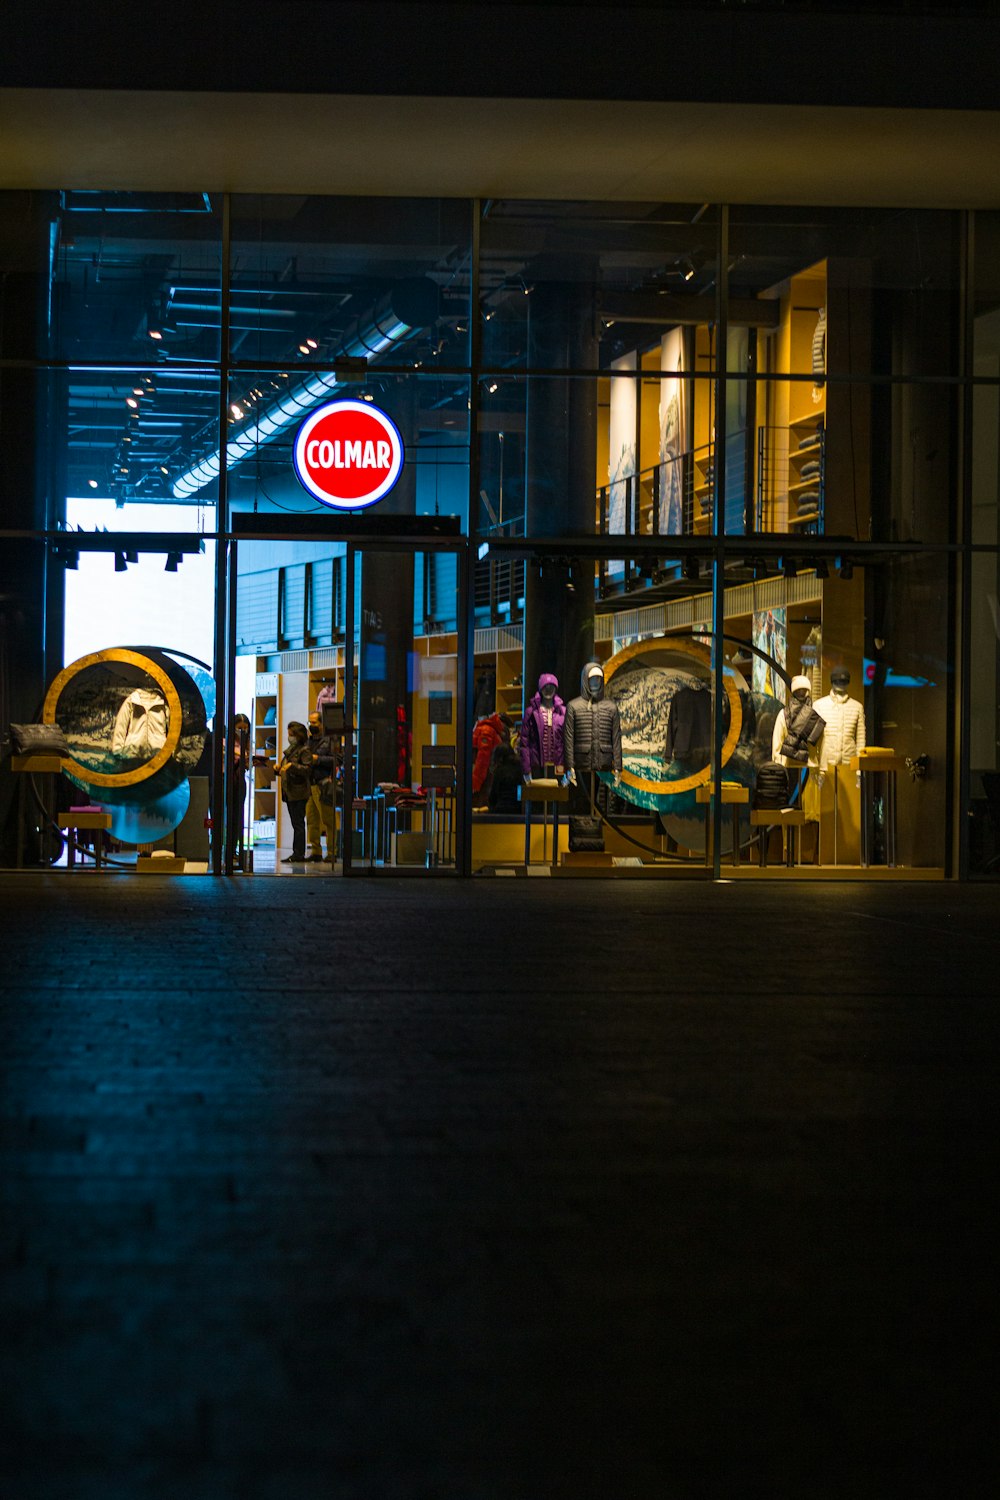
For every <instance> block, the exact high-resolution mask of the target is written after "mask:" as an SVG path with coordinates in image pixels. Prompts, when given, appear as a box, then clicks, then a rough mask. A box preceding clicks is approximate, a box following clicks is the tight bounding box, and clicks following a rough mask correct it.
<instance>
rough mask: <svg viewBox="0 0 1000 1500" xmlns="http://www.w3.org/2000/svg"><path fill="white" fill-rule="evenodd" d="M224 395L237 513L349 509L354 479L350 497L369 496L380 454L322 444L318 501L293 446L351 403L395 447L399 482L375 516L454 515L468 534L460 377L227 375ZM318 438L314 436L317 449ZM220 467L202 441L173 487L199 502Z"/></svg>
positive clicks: (465, 419) (465, 416)
mask: <svg viewBox="0 0 1000 1500" xmlns="http://www.w3.org/2000/svg"><path fill="white" fill-rule="evenodd" d="M229 394H230V403H229V426H228V432H227V462H228V466H229V476H228V486H229V503H230V505H231V507H232V508H233V509H234V510H253V511H274V512H275V514H276V515H277V514H282V513H289V512H292V513H295V514H306V513H310V514H316V515H321V514H327V515H329V514H331V513H332V511H335V510H351V509H352V507H351V505H350V504H349V503H348V502H349V495H348V493H347V490H345V489H343V488H338V483H339V481H340V480H341V479H346V476H347V475H348V473H350V475H351V476H353V477H352V478H351V481H350V482H351V483H354V481H355V479H356V480H357V484H356V485H355V490H354V491H352V493H357V494H362V492H363V491H364V492H368V490H369V489H370V487H369V486H368V484H367V478H366V476H368V475H374V476H375V477H376V478H378V479H381V478H383V477H384V476H385V475H386V474H387V473H388V470H385V469H382V468H379V467H378V466H377V464H378V463H380V462H381V457H380V455H381V450H372V452H371V453H369V452H368V450H366V449H365V448H364V446H363V445H362V448H361V450H360V452H359V453H358V454H357V455H354V456H353V457H352V455H351V454H350V453H349V452H348V450H347V449H346V448H334V447H333V446H332V441H333V440H332V439H330V440H326V441H327V446H326V447H324V448H322V450H320V449H319V448H318V447H317V448H315V449H313V450H312V451H313V455H314V456H315V458H316V461H317V465H318V466H319V469H318V471H317V475H314V477H315V478H317V483H318V484H319V487H320V488H321V489H323V491H324V492H325V493H327V494H328V495H329V496H331V497H332V498H331V499H330V500H329V501H328V502H324V501H323V500H321V499H320V498H318V497H317V494H316V493H315V492H314V491H313V490H311V489H310V488H307V486H306V484H305V483H304V482H303V480H302V479H301V478H300V477H299V473H298V472H297V470H296V456H295V444H296V436H297V434H298V433H299V432H300V431H301V430H302V428H303V424H304V423H306V422H307V421H308V420H309V418H310V417H314V416H316V415H317V414H318V412H319V411H320V409H321V408H322V407H323V406H325V405H327V404H328V403H332V402H354V403H358V404H359V405H360V406H361V407H363V408H364V409H365V411H368V410H370V411H372V412H376V413H382V414H383V416H384V418H386V419H388V423H389V424H390V427H391V428H392V429H394V430H395V433H396V434H397V436H398V438H399V440H400V442H401V444H402V466H401V468H400V469H399V474H398V478H397V479H396V481H395V482H394V483H392V484H391V485H390V488H389V489H388V490H386V491H385V493H384V494H383V496H382V498H380V499H379V500H377V501H376V502H374V507H375V510H376V511H377V513H378V514H393V515H425V516H458V517H459V519H460V523H461V526H462V528H463V529H464V528H465V526H466V524H467V517H468V503H469V501H468V497H469V384H468V380H467V379H466V378H462V377H447V376H437V375H419V376H414V375H398V374H397V375H391V374H381V375H375V374H374V373H372V374H371V375H370V376H369V377H368V379H367V380H363V381H360V382H358V381H354V380H348V381H343V380H341V379H340V378H339V377H338V372H337V371H335V370H329V369H327V370H314V371H312V372H308V373H307V372H305V371H299V370H253V371H242V372H240V373H238V374H234V375H233V376H232V379H231V382H230V393H229ZM324 430H325V429H324ZM352 430H353V429H352ZM365 430H366V431H367V428H366V429H365ZM384 435H385V434H384V433H383V436H384ZM322 438H323V434H322V433H321V434H320V437H319V438H317V440H316V441H317V443H318V442H320V440H321V439H322ZM377 440H378V434H376V441H377ZM337 441H338V442H339V441H340V439H337ZM389 456H390V457H391V455H389ZM307 457H308V455H306V454H305V453H304V454H303V459H304V463H303V470H304V469H305V468H307V467H308V464H307V463H306V462H305V460H306V458H307ZM355 457H356V458H357V460H358V463H357V464H356V463H355ZM369 460H370V461H371V464H375V465H376V467H375V468H372V467H371V466H370V465H369ZM218 462H219V457H218V445H217V444H216V443H215V440H214V436H213V435H211V434H208V435H207V436H206V442H205V445H204V447H203V448H202V449H200V450H198V451H197V452H193V453H192V454H191V456H190V458H189V461H188V463H187V465H186V467H185V469H184V471H183V473H182V474H181V475H180V476H179V477H178V479H177V481H176V487H177V488H180V489H182V490H183V491H185V492H188V491H190V492H191V493H192V494H193V495H197V494H198V493H200V491H199V490H198V488H197V486H198V483H199V481H200V480H201V479H202V477H203V476H210V475H211V474H212V473H213V472H214V471H215V470H216V469H217V466H218ZM387 462H388V458H387ZM358 464H360V465H361V467H360V468H358ZM366 465H367V467H366ZM359 475H360V478H358V476H359ZM389 478H391V475H389ZM358 486H360V488H358ZM376 487H377V486H376ZM362 498H363V494H362Z"/></svg>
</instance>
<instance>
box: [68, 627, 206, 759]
mask: <svg viewBox="0 0 1000 1500" xmlns="http://www.w3.org/2000/svg"><path fill="white" fill-rule="evenodd" d="M104 662H121V663H123V664H124V665H126V666H130V667H138V668H139V670H140V671H142V672H145V673H146V674H147V675H148V676H149V677H151V678H152V679H153V681H154V682H155V683H156V685H157V687H158V688H159V689H160V691H161V692H162V694H163V696H164V698H166V700H167V709H168V721H167V738H166V740H165V742H164V743H163V744H162V745H161V746H160V748H159V750H157V752H156V754H155V755H154V756H153V757H152V759H151V760H147V761H143V763H142V765H141V766H136V767H135V768H134V769H133V770H131V771H115V772H107V771H92V770H90V768H89V767H88V766H84V765H81V764H80V762H79V761H76V760H73V759H70V758H65V757H64V759H63V769H64V770H65V771H67V772H69V774H70V775H71V776H76V777H77V778H78V780H80V781H84V782H87V783H88V784H89V785H90V786H138V784H139V783H140V782H142V781H147V780H148V779H149V777H150V776H155V775H156V773H157V771H159V770H162V768H163V767H164V766H165V765H166V764H167V762H168V761H169V760H170V758H171V756H172V755H173V753H174V751H175V750H176V749H177V746H178V745H179V744H180V738H181V728H182V718H183V711H182V709H181V700H180V696H179V694H178V692H177V689H176V688H175V687H174V684H173V683H172V682H171V680H170V678H169V676H168V675H167V673H166V672H165V671H164V670H163V668H162V667H161V666H159V665H158V663H157V662H155V661H150V659H149V657H148V656H143V655H141V653H140V652H138V651H129V650H127V649H126V648H125V647H124V646H112V647H109V648H108V649H107V650H105V651H93V652H91V653H90V655H89V656H81V657H80V658H79V659H78V660H77V661H74V662H71V663H70V664H69V666H68V667H63V669H62V671H61V672H60V673H59V674H58V676H57V677H55V678H54V679H53V682H52V685H51V687H50V688H49V690H48V692H47V693H46V695H45V706H44V708H43V709H42V722H43V723H44V724H55V723H57V722H58V714H57V712H56V710H57V708H58V705H59V699H60V698H61V697H62V695H63V693H64V692H65V691H66V688H67V687H68V686H69V684H70V683H71V682H72V681H73V679H74V677H77V676H79V674H80V673H81V672H84V671H86V669H87V668H88V667H95V666H100V665H101V664H102V663H104Z"/></svg>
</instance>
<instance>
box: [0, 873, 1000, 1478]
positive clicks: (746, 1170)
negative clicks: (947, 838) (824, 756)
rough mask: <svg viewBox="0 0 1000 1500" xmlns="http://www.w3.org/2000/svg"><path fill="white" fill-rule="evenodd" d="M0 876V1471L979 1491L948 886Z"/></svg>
mask: <svg viewBox="0 0 1000 1500" xmlns="http://www.w3.org/2000/svg"><path fill="white" fill-rule="evenodd" d="M0 911H2V919H0V920H2V927H3V948H2V953H3V988H4V1026H3V1035H2V1042H0V1058H2V1062H3V1067H4V1075H5V1077H4V1089H3V1105H2V1131H3V1142H2V1143H3V1153H2V1161H3V1197H2V1216H0V1254H2V1259H3V1267H4V1300H3V1351H4V1360H3V1370H2V1391H3V1397H2V1401H3V1406H4V1408H5V1413H4V1421H3V1426H2V1433H3V1435H2V1438H0V1497H2V1500H550V1497H553V1500H555V1497H558V1500H562V1497H567V1500H569V1497H572V1500H590V1497H594V1500H597V1497H600V1500H605V1497H610V1500H716V1497H736V1500H740V1497H744V1496H747V1497H756V1496H761V1497H764V1496H767V1497H772V1500H774V1497H782V1500H783V1497H794V1500H799V1497H801V1500H875V1497H879V1500H884V1497H890V1496H891V1497H896V1496H901V1497H902V1496H905V1497H914V1496H919V1497H927V1500H930V1497H934V1500H945V1497H947V1500H968V1497H978V1496H985V1495H987V1494H990V1495H992V1493H993V1492H994V1485H995V1479H996V1470H995V1467H994V1447H993V1441H994V1428H995V1426H996V1355H995V1351H996V1335H997V1324H996V1317H995V1312H996V1302H995V1298H996V1291H995V1286H996V1261H997V1257H996V1248H995V1240H994V1237H993V1227H992V1224H991V1223H990V1213H991V1209H993V1208H994V1207H995V1202H994V1200H995V1196H996V1186H995V1182H996V1168H997V1158H996V1154H995V1151H994V1148H993V1144H992V1126H993V1119H992V1116H993V1114H994V1113H995V1109H994V1095H995V1079H996V1063H997V1052H998V1046H997V1043H998V1032H1000V1026H998V1010H997V1006H998V989H1000V986H998V982H997V974H998V966H1000V920H998V919H1000V891H998V889H997V888H996V887H992V888H987V887H964V888H962V887H957V886H952V885H949V886H944V885H909V886H907V885H883V886H880V887H872V886H865V885H861V884H852V885H815V884H812V885H808V886H801V887H793V886H792V885H790V884H784V883H783V884H782V885H781V886H780V887H779V886H777V885H775V884H768V885H759V886H756V887H755V886H752V885H751V884H750V883H748V882H743V883H741V884H739V885H723V886H713V885H702V884H697V885H695V884H692V885H687V884H681V883H678V882H669V883H664V884H662V885H659V884H655V885H654V884H651V883H648V882H644V883H641V884H639V883H625V882H622V883H618V882H615V883H602V882H598V881H564V882H557V881H543V880H535V881H518V880H492V881H491V880H477V881H470V882H465V883H455V882H435V883H434V884H433V885H423V884H418V883H416V882H385V881H378V882H370V881H365V882H350V883H347V884H345V883H343V882H342V881H335V880H330V881H318V880H313V881H304V880H303V881H290V880H284V881H275V880H267V879H266V878H262V877H259V876H258V877H254V878H244V879H234V880H231V881H229V882H212V881H210V880H207V879H201V880H199V879H169V878H164V879H162V880H145V881H143V880H139V879H137V878H135V877H128V876H104V877H101V876H96V877H95V876H93V875H83V874H80V875H76V876H74V875H63V876H51V875H50V876H20V877H18V876H8V877H0Z"/></svg>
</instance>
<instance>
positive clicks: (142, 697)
mask: <svg viewBox="0 0 1000 1500" xmlns="http://www.w3.org/2000/svg"><path fill="white" fill-rule="evenodd" d="M167 719H168V715H167V705H166V701H165V699H164V697H163V694H162V693H157V692H154V691H153V690H152V689H150V688H136V690H135V692H134V693H130V694H129V696H128V697H127V698H126V699H125V702H124V703H123V704H122V706H121V708H120V709H119V710H118V717H117V719H116V720H115V730H114V734H113V735H112V736H111V749H112V751H113V753H114V754H115V755H122V756H126V757H128V758H129V759H135V760H139V759H149V757H151V756H153V755H155V754H156V752H157V750H162V749H163V746H164V745H165V744H166V743H167Z"/></svg>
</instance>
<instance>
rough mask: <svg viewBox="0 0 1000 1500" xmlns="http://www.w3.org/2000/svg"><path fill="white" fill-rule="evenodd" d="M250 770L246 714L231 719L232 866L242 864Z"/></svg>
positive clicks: (248, 724) (230, 841) (230, 842)
mask: <svg viewBox="0 0 1000 1500" xmlns="http://www.w3.org/2000/svg"><path fill="white" fill-rule="evenodd" d="M249 769H250V720H249V719H248V718H247V716H246V714H237V715H236V716H235V718H234V719H233V751H232V763H231V766H230V777H231V780H230V795H231V798H232V801H231V802H230V806H229V824H228V826H229V852H230V857H231V859H232V860H233V863H234V864H238V865H239V866H240V867H242V864H243V832H244V820H245V817H246V803H247V772H248V771H249Z"/></svg>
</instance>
